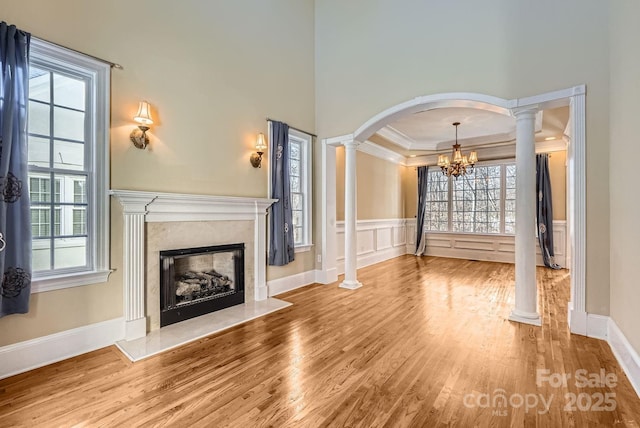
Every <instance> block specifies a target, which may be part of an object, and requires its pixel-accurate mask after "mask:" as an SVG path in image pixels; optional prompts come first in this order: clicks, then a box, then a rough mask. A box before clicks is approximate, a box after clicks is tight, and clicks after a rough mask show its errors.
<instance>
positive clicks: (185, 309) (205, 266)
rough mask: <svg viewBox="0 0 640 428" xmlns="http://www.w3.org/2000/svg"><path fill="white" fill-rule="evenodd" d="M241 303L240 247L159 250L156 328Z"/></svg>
mask: <svg viewBox="0 0 640 428" xmlns="http://www.w3.org/2000/svg"><path fill="white" fill-rule="evenodd" d="M241 303H244V244H228V245H216V246H211V247H198V248H186V249H181V250H168V251H160V327H164V326H167V325H170V324H174V323H177V322H180V321H184V320H187V319H190V318H194V317H197V316H200V315H204V314H207V313H209V312H214V311H218V310H220V309H224V308H228V307H230V306H235V305H239V304H241Z"/></svg>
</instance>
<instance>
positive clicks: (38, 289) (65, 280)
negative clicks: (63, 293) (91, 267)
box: [31, 270, 113, 294]
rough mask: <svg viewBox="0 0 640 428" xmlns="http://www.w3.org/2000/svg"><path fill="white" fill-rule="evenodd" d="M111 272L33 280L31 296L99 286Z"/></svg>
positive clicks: (100, 271) (94, 272)
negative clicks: (73, 288)
mask: <svg viewBox="0 0 640 428" xmlns="http://www.w3.org/2000/svg"><path fill="white" fill-rule="evenodd" d="M111 272H113V271H112V270H99V271H91V272H78V273H71V274H65V275H56V276H50V277H45V278H34V279H33V281H32V282H31V294H35V293H43V292H45V291H53V290H62V289H64V288H72V287H80V286H83V285H90V284H100V283H102V282H106V281H107V279H108V278H109V275H110V274H111Z"/></svg>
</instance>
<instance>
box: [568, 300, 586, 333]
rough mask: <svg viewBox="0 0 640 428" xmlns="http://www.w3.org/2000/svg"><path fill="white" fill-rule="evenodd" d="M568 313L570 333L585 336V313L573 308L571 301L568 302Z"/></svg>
mask: <svg viewBox="0 0 640 428" xmlns="http://www.w3.org/2000/svg"><path fill="white" fill-rule="evenodd" d="M568 315H569V319H568V321H569V329H570V331H571V333H574V334H579V335H581V336H587V313H586V312H582V311H578V310H575V309H573V302H569V310H568Z"/></svg>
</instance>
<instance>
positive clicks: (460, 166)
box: [438, 122, 478, 178]
mask: <svg viewBox="0 0 640 428" xmlns="http://www.w3.org/2000/svg"><path fill="white" fill-rule="evenodd" d="M458 125H460V122H454V123H453V126H455V127H456V143H455V144H454V145H453V153H452V154H451V161H450V160H449V156H447V155H439V156H438V166H439V167H440V169H441V170H442V173H443V174H444V175H446V176H447V177H451V176H452V175H453V176H454V177H455V178H458V176H460V175H465V174H466V173H473V165H475V164H476V162H478V153H476V152H475V151H472V152H471V153H469V157H467V155H463V154H462V152H461V151H460V144H458Z"/></svg>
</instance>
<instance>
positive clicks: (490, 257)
mask: <svg viewBox="0 0 640 428" xmlns="http://www.w3.org/2000/svg"><path fill="white" fill-rule="evenodd" d="M356 229H357V234H358V267H359V268H360V267H364V266H369V265H371V264H373V263H379V262H381V261H384V260H388V259H391V258H394V257H398V256H400V255H402V254H413V253H414V252H415V248H416V219H415V218H407V219H384V220H359V221H358V222H357V225H356ZM336 231H337V240H336V243H337V254H338V258H337V267H338V273H344V222H337V224H336ZM553 238H554V249H555V256H556V263H558V264H559V265H560V266H562V267H568V265H567V259H566V253H567V252H566V242H567V223H566V221H564V220H556V221H554V222H553ZM537 242H538V241H537V240H536V263H537V264H538V265H539V266H542V265H543V262H542V256H541V253H540V248H539V247H538V244H537ZM427 255H429V256H438V257H453V258H461V259H470V260H484V261H494V262H503V263H515V237H514V236H513V235H491V234H484V235H482V234H470V233H427Z"/></svg>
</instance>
